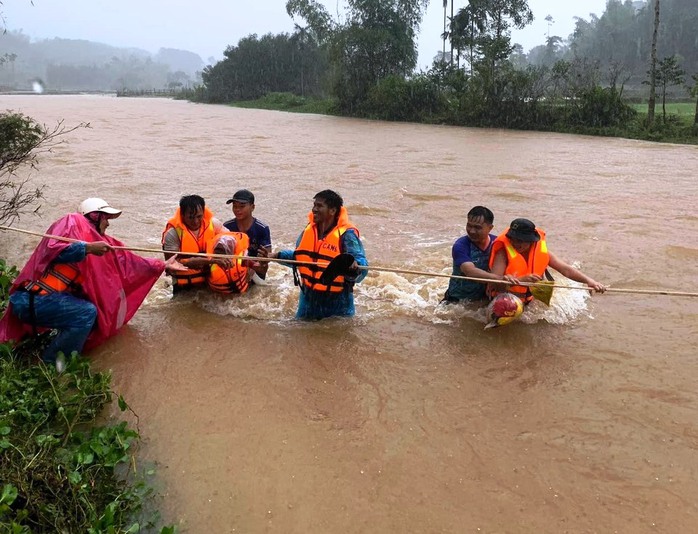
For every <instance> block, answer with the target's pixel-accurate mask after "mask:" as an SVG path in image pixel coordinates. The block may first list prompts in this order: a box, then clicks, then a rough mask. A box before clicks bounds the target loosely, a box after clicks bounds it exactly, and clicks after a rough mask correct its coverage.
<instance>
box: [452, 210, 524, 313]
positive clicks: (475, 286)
mask: <svg viewBox="0 0 698 534" xmlns="http://www.w3.org/2000/svg"><path fill="white" fill-rule="evenodd" d="M493 224H494V214H493V213H492V211H490V210H489V209H487V208H486V207H484V206H475V207H474V208H473V209H471V210H470V211H469V212H468V222H467V224H466V226H465V231H466V232H467V235H464V236H463V237H460V238H458V239H457V240H456V242H455V243H454V244H453V249H452V251H451V254H452V256H453V273H452V274H453V275H456V276H468V277H471V278H484V279H486V280H496V281H504V282H505V283H515V281H516V279H515V278H513V277H511V276H510V275H497V274H492V273H491V272H489V271H488V266H489V260H490V252H491V250H492V243H494V240H495V239H497V236H496V235H494V234H491V233H490V232H491V231H492V228H493ZM486 289H487V286H486V284H485V283H484V282H472V281H469V280H460V279H457V278H451V280H450V282H449V284H448V289H447V290H446V294H445V295H444V300H443V301H444V302H447V303H451V302H460V301H477V300H483V299H484V298H485V291H486Z"/></svg>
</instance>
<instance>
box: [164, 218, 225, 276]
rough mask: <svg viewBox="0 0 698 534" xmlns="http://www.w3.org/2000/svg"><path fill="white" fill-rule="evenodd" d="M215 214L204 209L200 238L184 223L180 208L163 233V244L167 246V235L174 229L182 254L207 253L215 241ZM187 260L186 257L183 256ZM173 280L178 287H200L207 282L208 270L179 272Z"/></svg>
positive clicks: (174, 274)
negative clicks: (208, 246)
mask: <svg viewBox="0 0 698 534" xmlns="http://www.w3.org/2000/svg"><path fill="white" fill-rule="evenodd" d="M212 219H213V213H212V212H211V210H209V209H208V208H204V219H203V221H201V228H200V229H199V234H198V236H197V235H196V234H194V233H193V232H192V231H191V230H189V228H187V227H186V225H185V224H184V223H183V222H182V217H181V214H180V212H179V208H177V211H176V212H175V214H174V217H172V218H171V219H170V220H169V221H167V225H166V226H165V231H164V232H163V233H162V243H163V245H164V244H165V234H166V233H167V232H168V231H169V230H170V228H174V229H175V230H176V231H177V235H178V236H179V242H180V245H179V250H180V251H181V252H206V243H207V242H208V241H210V240H211V239H213V237H214V236H215V230H214V228H213V221H212ZM181 257H182V258H186V257H187V256H186V255H182V256H181ZM172 278H173V279H174V282H175V284H176V285H177V286H182V287H185V286H200V285H203V284H204V283H205V282H206V270H204V269H187V270H186V271H177V272H176V273H172Z"/></svg>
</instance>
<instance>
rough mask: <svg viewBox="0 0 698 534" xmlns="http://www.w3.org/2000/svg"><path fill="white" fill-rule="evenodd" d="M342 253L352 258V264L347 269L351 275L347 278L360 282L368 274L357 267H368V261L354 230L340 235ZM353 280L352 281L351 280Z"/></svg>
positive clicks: (365, 270)
mask: <svg viewBox="0 0 698 534" xmlns="http://www.w3.org/2000/svg"><path fill="white" fill-rule="evenodd" d="M342 252H346V253H347V254H351V255H352V256H354V263H353V264H352V266H351V267H349V271H350V272H351V275H350V276H349V277H348V278H349V279H350V281H352V282H355V283H358V282H361V280H363V279H364V278H366V275H367V274H368V270H367V269H359V265H361V266H362V267H368V260H367V259H366V252H365V251H364V245H363V243H361V240H360V239H359V236H358V235H356V232H354V230H351V229H350V230H347V231H346V232H344V234H342ZM352 278H353V280H351V279H352Z"/></svg>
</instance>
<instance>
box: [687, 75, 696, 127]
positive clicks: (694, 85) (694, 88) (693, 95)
mask: <svg viewBox="0 0 698 534" xmlns="http://www.w3.org/2000/svg"><path fill="white" fill-rule="evenodd" d="M691 79H692V80H693V87H689V88H688V91H689V94H690V95H691V96H692V97H693V98H695V99H696V113H695V116H694V118H693V124H695V125H698V74H694V75H693V76H691Z"/></svg>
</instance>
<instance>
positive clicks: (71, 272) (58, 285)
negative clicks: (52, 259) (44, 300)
mask: <svg viewBox="0 0 698 534" xmlns="http://www.w3.org/2000/svg"><path fill="white" fill-rule="evenodd" d="M82 280H83V278H82V275H81V274H80V269H79V268H78V266H77V265H76V264H75V263H54V264H53V265H51V266H50V267H49V268H48V270H47V271H46V272H45V273H44V275H43V276H42V277H41V278H39V279H38V280H37V281H36V282H29V283H28V284H27V285H26V286H25V288H26V290H27V291H30V292H33V293H36V294H37V295H48V294H49V293H56V292H59V291H72V290H75V289H76V288H77V286H79V285H80V284H81V283H82Z"/></svg>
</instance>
